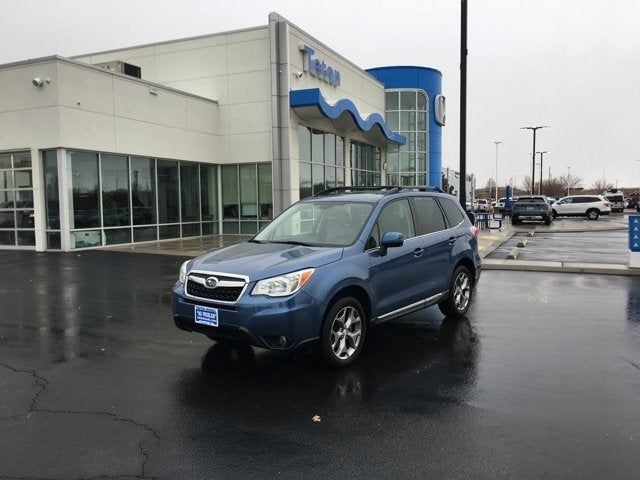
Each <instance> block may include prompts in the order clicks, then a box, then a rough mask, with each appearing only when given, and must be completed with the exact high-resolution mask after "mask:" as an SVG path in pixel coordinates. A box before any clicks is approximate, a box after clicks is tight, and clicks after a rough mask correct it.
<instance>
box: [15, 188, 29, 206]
mask: <svg viewBox="0 0 640 480" xmlns="http://www.w3.org/2000/svg"><path fill="white" fill-rule="evenodd" d="M15 193H16V208H33V190H16V192H15Z"/></svg>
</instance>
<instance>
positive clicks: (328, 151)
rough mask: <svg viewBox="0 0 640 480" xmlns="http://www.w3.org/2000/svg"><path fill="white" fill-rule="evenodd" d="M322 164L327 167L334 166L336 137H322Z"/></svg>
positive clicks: (328, 134) (326, 135) (328, 135)
mask: <svg viewBox="0 0 640 480" xmlns="http://www.w3.org/2000/svg"><path fill="white" fill-rule="evenodd" d="M324 163H325V164H327V165H335V164H336V136H335V135H334V134H333V133H325V135H324Z"/></svg>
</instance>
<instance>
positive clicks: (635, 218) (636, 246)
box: [629, 215, 640, 252]
mask: <svg viewBox="0 0 640 480" xmlns="http://www.w3.org/2000/svg"><path fill="white" fill-rule="evenodd" d="M629 250H631V251H632V252H640V215H629Z"/></svg>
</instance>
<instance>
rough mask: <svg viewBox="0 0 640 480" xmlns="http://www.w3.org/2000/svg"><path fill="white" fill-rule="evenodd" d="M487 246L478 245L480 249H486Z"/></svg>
mask: <svg viewBox="0 0 640 480" xmlns="http://www.w3.org/2000/svg"><path fill="white" fill-rule="evenodd" d="M485 248H486V247H485V246H484V245H478V250H484V249H485Z"/></svg>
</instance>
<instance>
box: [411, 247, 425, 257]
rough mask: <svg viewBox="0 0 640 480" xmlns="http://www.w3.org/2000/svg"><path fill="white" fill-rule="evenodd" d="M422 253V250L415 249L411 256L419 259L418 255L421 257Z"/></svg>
mask: <svg viewBox="0 0 640 480" xmlns="http://www.w3.org/2000/svg"><path fill="white" fill-rule="evenodd" d="M422 252H424V248H416V249H415V250H414V251H413V256H414V257H419V256H420V255H422Z"/></svg>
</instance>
